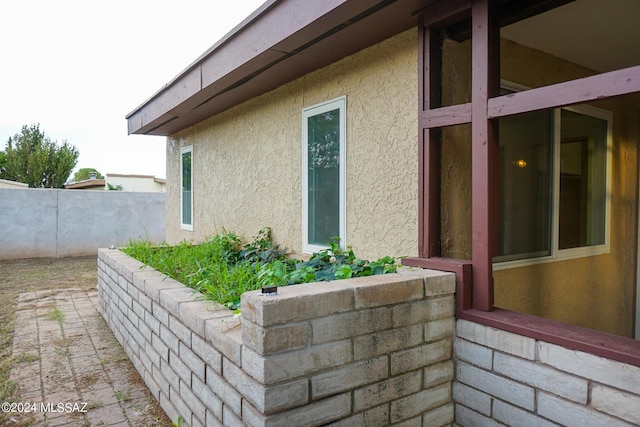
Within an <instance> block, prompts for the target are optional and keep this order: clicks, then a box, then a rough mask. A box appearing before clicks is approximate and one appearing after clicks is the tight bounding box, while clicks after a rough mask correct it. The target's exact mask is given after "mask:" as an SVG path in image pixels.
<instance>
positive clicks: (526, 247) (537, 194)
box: [497, 111, 553, 261]
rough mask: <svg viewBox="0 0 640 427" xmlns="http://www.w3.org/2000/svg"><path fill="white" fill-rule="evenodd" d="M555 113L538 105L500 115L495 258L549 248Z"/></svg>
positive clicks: (524, 255) (540, 252) (538, 253)
mask: <svg viewBox="0 0 640 427" xmlns="http://www.w3.org/2000/svg"><path fill="white" fill-rule="evenodd" d="M552 123H553V119H552V112H551V111H536V112H532V113H526V114H520V115H517V116H513V117H507V118H503V119H501V120H500V130H499V132H500V138H499V139H500V174H501V178H500V185H501V194H500V197H501V199H500V201H501V203H500V206H501V212H500V215H501V221H500V240H499V246H498V259H497V261H508V260H515V259H523V258H532V257H540V256H546V255H549V254H550V253H551V238H550V236H551V212H552V210H551V206H552V202H551V199H552V191H551V183H552V179H551V177H552V171H553V168H552V164H553V163H552V153H553V126H552Z"/></svg>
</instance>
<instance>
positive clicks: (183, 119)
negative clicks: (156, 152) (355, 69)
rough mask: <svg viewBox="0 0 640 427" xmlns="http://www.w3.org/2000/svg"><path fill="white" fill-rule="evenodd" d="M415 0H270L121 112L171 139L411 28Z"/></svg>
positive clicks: (133, 128) (132, 123)
mask: <svg viewBox="0 0 640 427" xmlns="http://www.w3.org/2000/svg"><path fill="white" fill-rule="evenodd" d="M423 6H424V1H421V0H364V1H363V0H359V1H353V0H325V1H322V2H317V1H315V0H313V1H311V0H271V1H268V2H266V3H264V4H263V5H262V6H261V7H260V8H259V9H258V10H256V11H255V12H254V13H253V14H252V15H251V16H249V17H248V18H247V19H246V20H244V21H243V22H242V23H241V24H240V25H238V26H237V27H236V28H234V29H233V30H232V31H231V32H230V33H228V34H227V35H226V36H225V37H224V38H223V39H222V40H220V41H219V42H217V43H216V44H215V45H214V46H212V47H211V48H210V49H209V50H208V51H207V52H205V53H204V54H203V55H202V56H200V57H199V58H198V59H197V60H196V61H195V62H193V63H192V64H191V65H190V66H189V67H187V68H186V69H185V70H184V71H183V72H182V73H181V74H179V75H178V76H177V77H176V78H174V79H173V80H172V81H171V82H169V83H168V84H167V85H165V87H163V88H162V89H161V90H160V91H158V92H157V93H156V94H155V95H154V96H153V97H151V98H150V99H149V100H148V101H146V102H145V103H143V104H142V105H140V106H139V107H138V108H136V109H135V110H134V111H132V112H131V113H130V114H128V115H127V117H126V118H127V123H128V131H129V133H130V134H145V135H165V136H168V135H172V134H174V133H176V132H179V131H180V130H182V129H185V128H187V127H189V126H191V125H193V124H195V123H198V122H200V121H202V120H204V119H206V118H208V117H211V116H213V115H215V114H218V113H220V112H222V111H224V110H227V109H229V108H231V107H233V106H235V105H238V104H240V103H242V102H244V101H246V100H248V99H251V98H253V97H255V96H258V95H261V94H263V93H265V92H267V91H269V90H272V89H275V88H276V87H278V86H280V85H282V84H284V83H287V82H289V81H291V80H293V79H295V78H297V77H300V76H302V75H304V74H306V73H308V72H310V71H313V70H315V69H318V68H321V67H323V66H325V65H328V64H330V63H332V62H335V61H337V60H339V59H341V58H342V57H345V56H347V55H349V54H352V53H354V52H356V51H358V50H360V49H363V48H365V47H367V46H370V45H372V44H374V43H377V42H379V41H381V40H383V39H385V38H387V37H390V36H392V35H394V34H397V33H399V32H401V31H403V30H405V29H407V28H410V27H411V26H413V25H415V24H416V23H417V17H416V16H414V14H415V12H416V11H417V10H418V9H419V8H421V7H423Z"/></svg>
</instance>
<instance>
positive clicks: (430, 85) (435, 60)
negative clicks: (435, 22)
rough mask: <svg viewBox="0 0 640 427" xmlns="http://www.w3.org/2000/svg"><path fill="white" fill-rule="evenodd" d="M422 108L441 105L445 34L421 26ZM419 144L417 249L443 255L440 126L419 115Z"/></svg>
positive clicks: (422, 109)
mask: <svg viewBox="0 0 640 427" xmlns="http://www.w3.org/2000/svg"><path fill="white" fill-rule="evenodd" d="M419 35H420V46H419V49H420V50H419V63H420V64H421V67H420V80H419V81H420V88H419V90H420V95H419V103H420V111H421V112H423V111H424V110H427V111H428V110H429V109H431V108H434V107H438V106H440V101H441V92H440V90H441V89H440V88H441V86H442V85H441V80H442V79H441V74H442V51H441V46H442V36H441V34H440V31H438V30H435V29H432V28H425V27H422V26H420V34H419ZM419 126H420V133H419V142H418V143H419V145H418V200H419V201H418V203H419V205H418V218H419V220H418V228H419V230H418V233H419V234H418V253H419V255H420V256H421V257H427V258H428V257H432V256H440V228H441V227H440V145H441V137H440V135H441V132H440V130H439V129H428V128H425V123H424V120H420V119H419Z"/></svg>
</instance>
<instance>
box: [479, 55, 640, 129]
mask: <svg viewBox="0 0 640 427" xmlns="http://www.w3.org/2000/svg"><path fill="white" fill-rule="evenodd" d="M633 92H640V65H637V66H634V67H629V68H623V69H621V70H616V71H610V72H607V73H602V74H597V75H595V76H590V77H584V78H581V79H576V80H570V81H568V82H563V83H557V84H554V85H550V86H544V87H539V88H536V89H529V90H525V91H522V92H516V93H512V94H509V95H503V96H498V97H496V98H492V99H490V100H489V109H488V116H489V118H498V117H505V116H510V115H513V114H519V113H525V112H528V111H537V110H545V109H548V108H556V107H562V106H565V105H572V104H580V103H583V102H589V101H595V100H598V99H602V98H609V97H612V96H618V95H624V94H628V93H633Z"/></svg>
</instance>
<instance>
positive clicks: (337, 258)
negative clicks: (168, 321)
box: [123, 227, 398, 310]
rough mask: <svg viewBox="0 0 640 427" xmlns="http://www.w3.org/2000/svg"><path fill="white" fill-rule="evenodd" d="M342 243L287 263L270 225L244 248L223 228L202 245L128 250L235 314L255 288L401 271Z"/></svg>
mask: <svg viewBox="0 0 640 427" xmlns="http://www.w3.org/2000/svg"><path fill="white" fill-rule="evenodd" d="M339 243H340V241H339V238H334V239H333V240H332V241H331V242H330V243H329V247H328V248H327V249H325V250H322V251H320V252H318V253H316V254H314V255H313V256H312V257H311V258H310V259H309V260H308V261H302V260H299V259H288V258H286V249H283V248H281V247H280V246H279V245H276V244H274V243H273V241H272V238H271V228H269V227H265V228H263V229H262V230H260V232H259V233H258V234H257V236H255V237H254V238H253V240H252V241H251V242H250V243H246V244H244V245H242V242H241V240H240V238H239V237H238V236H237V235H236V234H235V233H232V232H229V231H227V230H223V232H222V233H220V234H217V235H215V236H213V237H211V238H209V239H208V240H207V241H205V242H203V243H202V244H200V245H193V244H192V243H191V242H187V241H183V242H181V243H179V244H178V245H175V246H169V245H167V244H166V243H165V244H163V245H160V246H154V245H152V244H151V243H150V242H147V241H129V244H128V245H127V247H125V248H124V249H123V251H124V252H125V253H127V254H128V255H129V256H131V257H133V258H136V259H137V260H139V261H141V262H143V263H145V264H147V265H149V266H151V267H153V268H155V269H156V270H158V271H160V272H163V273H165V274H167V275H168V276H170V277H172V278H174V279H175V280H177V281H179V282H181V283H183V284H184V285H186V286H189V287H191V288H193V289H195V290H196V291H198V292H200V293H202V294H203V295H204V297H205V298H206V299H208V300H212V301H215V302H217V303H220V304H223V305H225V306H227V307H228V308H230V309H232V310H235V309H237V308H238V307H239V305H240V297H241V295H242V294H243V293H244V292H247V291H250V290H256V289H260V288H263V287H267V286H286V285H294V284H299V283H310V282H322V281H329V280H338V279H346V278H351V277H363V276H371V275H376V274H385V273H394V272H395V271H396V270H397V268H398V265H397V264H396V260H395V258H393V257H390V256H387V257H384V258H380V259H378V260H377V261H374V262H369V261H367V260H363V259H360V258H357V257H356V256H355V254H354V253H353V250H352V249H351V248H350V247H348V248H347V249H346V250H343V249H342V248H341V247H340V244H339Z"/></svg>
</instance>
